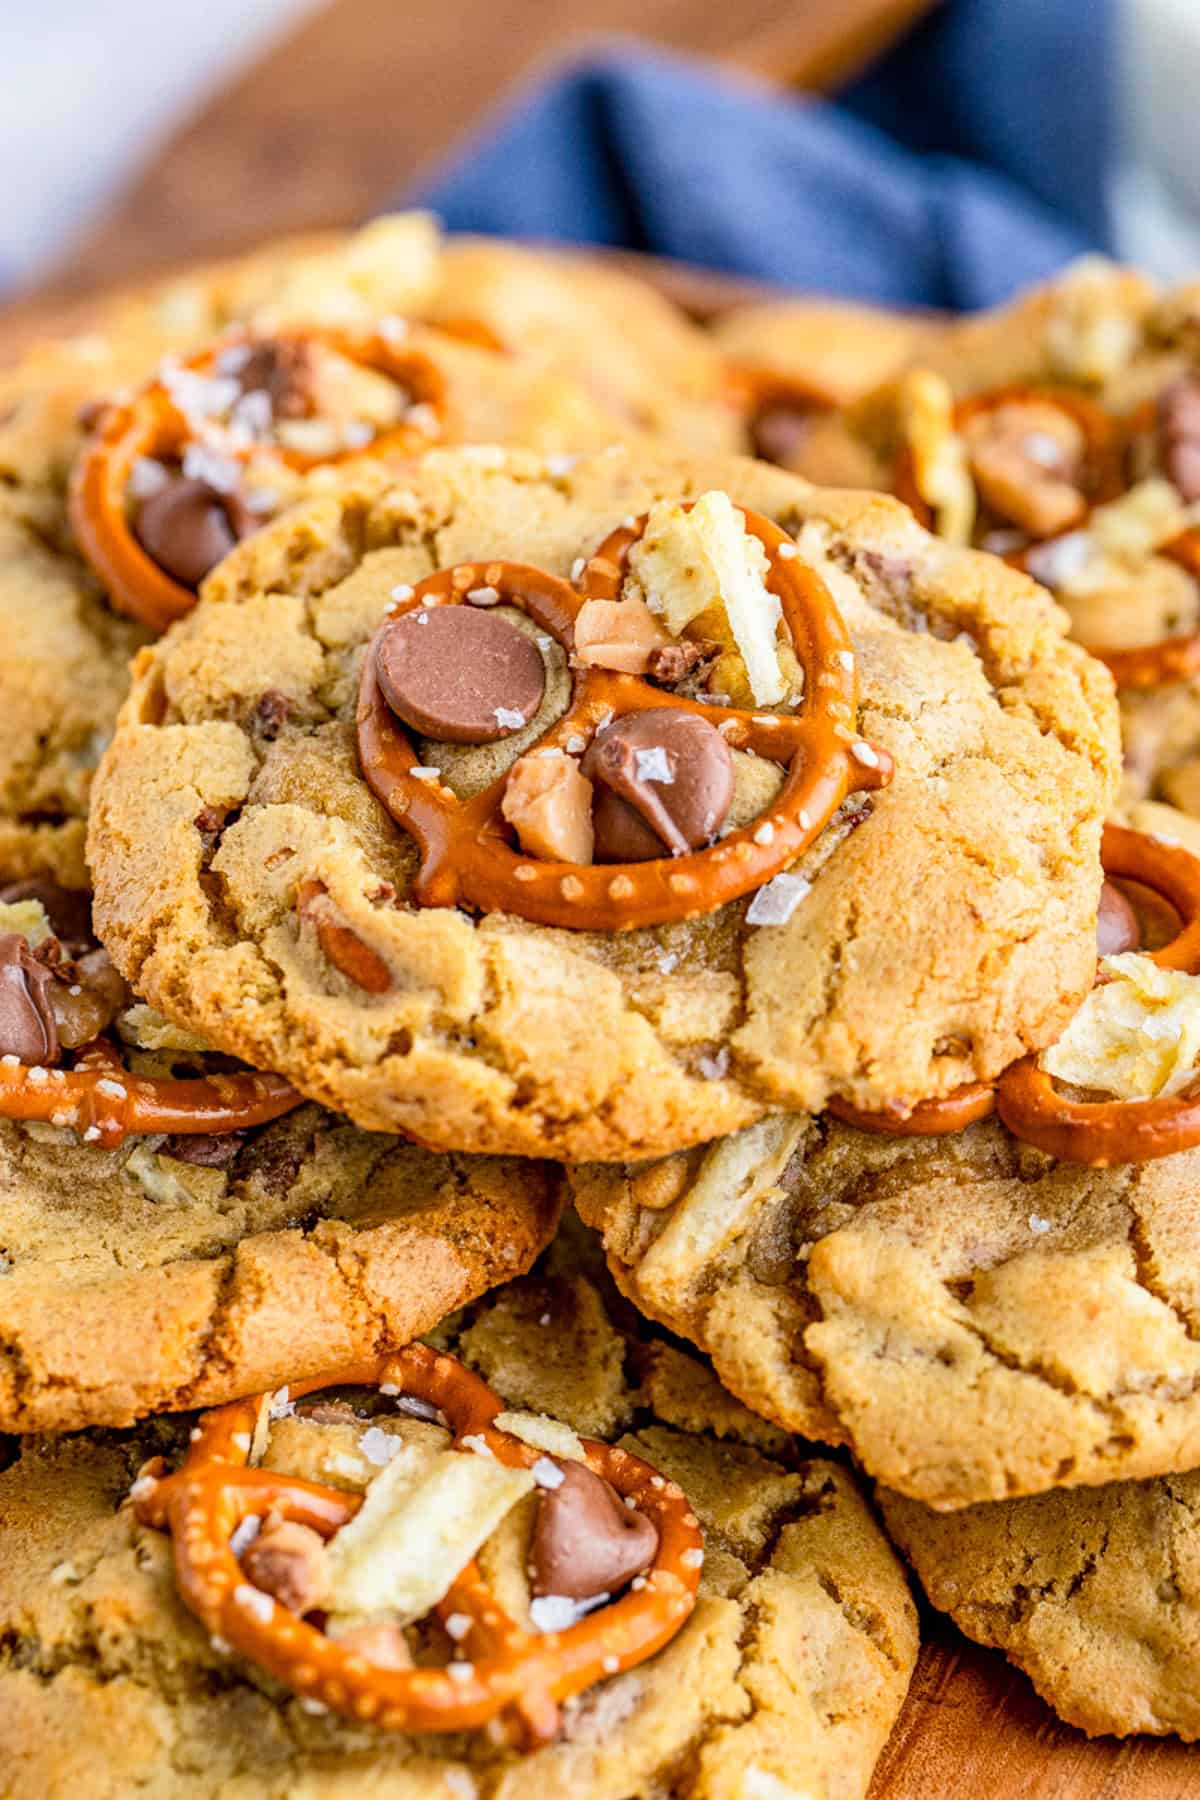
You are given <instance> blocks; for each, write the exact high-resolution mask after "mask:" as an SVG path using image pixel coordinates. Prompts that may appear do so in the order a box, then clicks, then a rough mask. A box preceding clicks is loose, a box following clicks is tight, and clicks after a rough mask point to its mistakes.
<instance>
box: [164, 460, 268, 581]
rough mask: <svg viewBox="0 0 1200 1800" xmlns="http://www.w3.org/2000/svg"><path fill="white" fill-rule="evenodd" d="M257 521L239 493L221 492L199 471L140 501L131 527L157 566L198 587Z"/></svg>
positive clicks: (250, 530)
mask: <svg viewBox="0 0 1200 1800" xmlns="http://www.w3.org/2000/svg"><path fill="white" fill-rule="evenodd" d="M261 523H262V521H261V520H260V519H256V518H255V516H254V514H253V513H252V512H251V511H250V510H249V508H248V507H247V506H246V504H245V502H244V501H243V500H241V499H240V498H239V496H238V495H237V494H224V493H221V492H220V491H219V490H218V489H217V488H215V487H213V486H212V485H211V484H210V483H209V482H207V481H201V480H200V478H199V477H198V476H194V475H177V476H174V477H172V479H171V480H170V481H168V482H167V483H166V485H165V486H163V487H161V488H159V490H158V492H157V493H154V494H151V495H150V497H149V499H148V500H143V501H142V503H141V505H140V506H139V507H138V509H137V511H136V513H135V514H134V525H133V529H134V532H135V534H136V536H137V540H138V542H139V544H140V545H141V546H142V549H143V550H144V551H145V552H146V554H147V556H151V557H153V559H154V561H155V562H156V563H157V564H158V566H159V568H160V569H165V570H166V572H167V574H168V575H170V576H171V577H172V579H173V580H175V581H178V582H179V583H180V584H181V586H183V587H186V588H198V587H199V586H200V583H201V582H202V581H203V580H204V577H205V576H206V575H207V574H208V572H209V570H210V569H214V568H215V567H216V566H217V564H218V563H219V562H220V560H221V558H222V557H223V556H228V554H229V552H230V551H231V550H232V549H233V547H234V545H235V544H236V543H238V542H239V540H240V539H242V538H244V537H248V536H249V535H250V533H251V532H252V531H254V530H256V529H257V528H258V526H259V525H260V524H261Z"/></svg>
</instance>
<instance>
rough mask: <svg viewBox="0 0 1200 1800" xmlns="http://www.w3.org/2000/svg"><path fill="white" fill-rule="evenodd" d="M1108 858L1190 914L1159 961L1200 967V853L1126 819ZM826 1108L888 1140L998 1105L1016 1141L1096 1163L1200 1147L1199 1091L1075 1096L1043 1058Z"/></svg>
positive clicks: (970, 1118)
mask: <svg viewBox="0 0 1200 1800" xmlns="http://www.w3.org/2000/svg"><path fill="white" fill-rule="evenodd" d="M1101 856H1102V860H1103V863H1104V872H1105V874H1106V875H1108V876H1110V877H1112V876H1115V877H1117V878H1118V879H1120V878H1122V877H1123V878H1124V879H1126V880H1128V881H1136V882H1140V883H1141V885H1142V886H1143V887H1147V888H1150V889H1151V890H1152V891H1153V892H1154V893H1156V894H1158V895H1160V896H1161V897H1162V898H1163V899H1165V900H1167V901H1169V902H1170V904H1171V906H1172V907H1174V909H1175V911H1176V912H1177V913H1178V914H1179V916H1180V918H1181V919H1182V920H1183V925H1182V928H1181V929H1180V931H1179V932H1177V933H1176V935H1175V936H1174V937H1173V938H1172V939H1171V941H1170V943H1169V944H1166V945H1164V947H1163V948H1162V949H1161V950H1156V951H1155V952H1154V954H1153V957H1152V961H1154V962H1156V963H1157V964H1158V965H1159V967H1160V968H1164V969H1183V970H1185V971H1186V972H1187V973H1188V974H1196V973H1197V972H1200V858H1198V857H1196V856H1193V854H1192V853H1191V851H1190V850H1186V849H1184V847H1183V846H1182V845H1181V844H1166V843H1163V842H1162V840H1161V839H1159V838H1155V837H1151V836H1150V835H1149V834H1148V833H1147V832H1142V831H1131V830H1130V829H1129V828H1128V826H1124V825H1106V826H1105V828H1104V838H1103V844H1102V850H1101ZM1198 1085H1200V1078H1198ZM826 1110H827V1111H829V1112H830V1113H832V1114H833V1116H834V1118H836V1119H841V1120H842V1121H843V1123H845V1124H847V1125H854V1126H857V1128H858V1129H859V1130H860V1131H872V1132H876V1133H878V1134H879V1135H881V1136H886V1137H943V1136H948V1135H951V1134H953V1133H955V1132H959V1131H964V1130H965V1129H966V1127H967V1126H968V1125H973V1124H974V1123H975V1121H976V1120H977V1119H986V1118H987V1117H988V1115H989V1114H990V1113H992V1112H994V1111H996V1110H999V1113H1000V1117H1001V1119H1002V1120H1003V1122H1004V1124H1005V1125H1006V1126H1007V1127H1008V1129H1009V1130H1010V1131H1011V1132H1012V1134H1013V1136H1014V1137H1019V1138H1022V1139H1023V1140H1024V1141H1025V1142H1026V1143H1030V1144H1034V1145H1036V1146H1037V1148H1038V1149H1040V1150H1045V1151H1046V1152H1047V1153H1048V1154H1049V1155H1051V1156H1054V1157H1056V1158H1057V1159H1058V1160H1059V1161H1060V1162H1083V1163H1090V1164H1092V1165H1094V1166H1096V1167H1105V1166H1107V1164H1109V1163H1113V1162H1130V1163H1134V1162H1147V1161H1150V1160H1151V1159H1152V1158H1154V1157H1158V1156H1170V1155H1172V1154H1173V1153H1174V1152H1175V1151H1176V1150H1185V1149H1188V1148H1190V1147H1191V1146H1192V1145H1193V1144H1196V1143H1200V1096H1197V1098H1196V1099H1195V1100H1194V1101H1189V1100H1188V1099H1187V1098H1186V1097H1180V1098H1176V1099H1171V1100H1106V1101H1099V1102H1092V1101H1071V1100H1066V1099H1063V1098H1062V1097H1061V1096H1060V1095H1059V1094H1058V1093H1057V1092H1056V1091H1055V1087H1054V1082H1053V1080H1052V1078H1051V1077H1050V1076H1049V1075H1047V1074H1046V1073H1045V1071H1044V1070H1042V1069H1039V1068H1038V1064H1037V1057H1036V1056H1026V1057H1023V1058H1022V1059H1021V1061H1020V1062H1017V1063H1014V1064H1013V1065H1012V1067H1011V1068H1009V1069H1006V1070H1005V1071H1004V1073H1003V1074H1002V1075H1001V1076H1000V1078H999V1081H998V1082H996V1083H991V1082H982V1081H972V1082H968V1083H966V1084H964V1086H962V1087H958V1088H955V1089H954V1091H953V1093H950V1094H946V1095H945V1096H944V1097H943V1098H942V1099H940V1100H922V1101H920V1102H919V1103H918V1104H917V1105H916V1106H913V1107H911V1108H908V1109H905V1108H903V1107H901V1106H890V1107H882V1108H880V1110H879V1111H878V1112H865V1111H863V1110H861V1109H860V1108H858V1107H856V1106H851V1105H850V1103H849V1102H848V1101H846V1100H831V1101H830V1102H829V1105H828V1107H827V1109H826ZM1156 1146H1161V1147H1156ZM1118 1151H1119V1152H1120V1153H1118Z"/></svg>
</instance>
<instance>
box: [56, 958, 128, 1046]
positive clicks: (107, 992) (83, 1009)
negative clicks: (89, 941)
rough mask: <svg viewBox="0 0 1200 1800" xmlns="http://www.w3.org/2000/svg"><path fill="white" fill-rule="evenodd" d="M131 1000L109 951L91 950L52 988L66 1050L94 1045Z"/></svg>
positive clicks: (58, 1026)
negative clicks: (95, 1039)
mask: <svg viewBox="0 0 1200 1800" xmlns="http://www.w3.org/2000/svg"><path fill="white" fill-rule="evenodd" d="M71 975H73V976H74V979H73V980H71V979H69V977H70V976H71ZM128 999H129V992H128V989H127V988H126V986H125V982H124V980H123V978H122V977H121V976H120V975H119V974H118V973H117V971H116V969H115V968H114V967H113V965H112V961H111V959H110V958H109V954H108V951H107V950H103V949H100V950H90V951H89V952H88V954H87V955H86V956H82V957H80V958H79V960H78V962H76V963H75V964H74V965H73V966H72V968H71V969H70V970H69V971H66V972H65V974H64V975H63V978H61V979H59V980H56V981H55V982H54V983H53V985H52V987H51V990H50V1005H51V1008H52V1009H53V1012H54V1025H55V1030H56V1031H57V1033H58V1042H59V1044H60V1045H61V1046H62V1048H63V1049H64V1050H78V1049H79V1048H80V1047H81V1046H82V1045H84V1044H90V1043H91V1042H92V1041H93V1039H94V1038H98V1037H99V1036H100V1034H101V1032H103V1031H107V1030H108V1028H109V1026H110V1025H111V1024H112V1022H113V1020H114V1019H115V1018H116V1016H117V1014H118V1013H119V1012H120V1011H121V1009H122V1007H124V1006H125V1005H126V1003H127V1002H128Z"/></svg>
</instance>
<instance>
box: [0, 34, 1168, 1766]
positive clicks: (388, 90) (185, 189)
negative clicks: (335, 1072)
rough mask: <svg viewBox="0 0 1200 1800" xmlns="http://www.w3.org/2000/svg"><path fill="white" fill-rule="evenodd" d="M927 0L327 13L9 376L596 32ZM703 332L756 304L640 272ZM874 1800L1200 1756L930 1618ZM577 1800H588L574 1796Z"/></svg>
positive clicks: (167, 159) (283, 55)
mask: <svg viewBox="0 0 1200 1800" xmlns="http://www.w3.org/2000/svg"><path fill="white" fill-rule="evenodd" d="M929 4H931V0H739V4H738V5H737V6H734V7H717V6H714V5H712V4H711V0H570V3H569V4H567V5H564V4H563V3H562V0H441V3H435V0H410V3H408V4H403V5H402V4H399V3H398V0H333V4H330V5H328V6H326V7H324V8H323V9H322V10H320V11H319V12H318V13H316V14H315V15H314V16H313V17H312V18H310V19H309V20H308V21H307V22H306V23H304V24H303V25H302V26H301V27H300V29H299V30H298V31H297V32H295V33H294V34H293V36H291V37H290V38H288V39H286V40H285V41H284V42H282V43H281V44H280V45H278V46H277V47H276V48H275V49H274V50H272V51H271V52H270V53H269V55H268V56H267V57H266V58H265V59H264V61H263V62H261V63H260V64H258V65H257V66H256V67H255V68H254V69H252V70H250V71H248V72H247V73H246V74H245V75H244V76H243V77H242V78H241V79H240V80H239V81H237V82H236V83H234V84H233V85H232V86H231V87H230V88H228V89H227V90H226V91H225V92H224V93H223V94H221V95H219V96H218V97H217V98H216V99H215V100H214V101H213V102H212V103H211V104H210V105H209V106H207V107H206V108H205V109H204V110H203V111H202V112H201V113H200V114H198V116H197V117H195V118H194V119H192V120H191V121H189V122H188V123H187V124H186V125H185V126H184V127H183V128H182V129H181V130H180V131H179V132H178V133H177V134H176V136H175V137H174V139H173V140H172V141H171V142H170V143H169V144H168V145H166V146H165V148H164V150H163V151H162V153H161V154H160V155H159V156H158V157H156V159H155V161H154V164H153V166H152V167H149V168H147V169H145V170H144V171H143V172H142V174H141V175H140V176H139V178H138V179H137V180H136V181H135V182H134V184H133V185H132V187H131V188H130V189H129V190H128V192H127V193H126V194H124V195H123V196H122V197H121V198H120V199H119V200H118V201H117V202H116V204H115V205H114V206H113V207H112V208H111V209H110V211H109V212H108V214H107V215H106V216H105V217H104V218H102V219H101V220H100V221H99V222H98V224H97V225H96V226H95V228H94V229H93V231H92V232H91V233H90V234H89V236H88V237H87V239H86V240H85V241H83V242H82V243H80V244H78V245H77V246H76V247H75V249H74V250H73V252H72V254H71V255H70V256H69V257H68V258H66V259H65V260H64V262H63V264H62V266H61V267H60V268H59V269H58V270H57V271H56V272H55V274H54V277H53V279H52V280H51V281H49V282H48V283H47V284H46V285H45V286H44V288H43V289H42V290H41V291H40V292H39V293H37V294H34V295H30V296H27V297H26V298H24V299H23V300H21V301H19V302H18V303H16V304H14V305H12V306H10V307H8V308H7V309H4V310H2V311H0V361H3V360H7V359H8V358H9V357H10V356H11V355H13V354H16V353H17V352H18V351H19V349H20V348H21V346H22V345H23V344H24V343H26V342H28V341H29V340H30V338H32V337H33V336H37V335H42V334H43V333H45V332H47V331H63V330H77V329H83V328H85V327H86V325H87V324H88V323H89V321H90V319H91V318H92V317H93V316H94V313H95V297H96V293H97V291H98V290H99V289H103V288H106V287H112V286H118V285H124V284H125V283H127V282H129V281H130V280H131V278H135V277H138V276H144V275H145V274H147V273H148V272H151V271H159V270H162V269H164V268H167V267H177V266H179V265H181V264H183V263H184V262H186V261H187V260H188V259H191V258H196V257H201V256H220V255H226V254H229V253H230V252H232V251H236V250H238V249H241V248H244V247H246V246H247V245H249V244H251V243H253V242H255V241H256V240H258V239H260V238H263V237H268V236H273V235H278V234H281V233H285V232H293V231H299V230H307V229H309V228H310V227H313V226H321V225H331V224H342V223H348V222H351V221H353V220H355V219H357V218H360V217H361V216H363V215H364V214H365V213H367V212H369V211H370V210H371V209H373V208H377V207H379V206H380V205H382V204H383V203H384V202H385V201H386V200H387V198H388V196H389V195H392V194H395V193H396V192H397V191H398V190H400V189H402V188H403V187H404V186H406V185H408V184H409V183H411V182H412V181H413V180H414V179H415V178H416V176H417V175H418V172H419V171H420V170H422V169H424V168H428V167H429V166H431V164H432V162H433V161H434V160H435V159H436V158H437V157H438V156H439V155H441V154H442V153H443V152H444V151H445V150H446V148H447V147H448V146H449V144H450V143H451V142H452V141H453V140H454V139H455V138H457V137H459V136H460V135H461V134H462V132H463V131H464V130H466V129H468V128H469V127H470V126H471V125H472V124H473V123H475V122H477V121H478V119H479V118H480V117H481V116H482V115H483V113H484V112H485V111H486V110H487V109H488V107H489V106H490V105H492V104H493V103H494V102H495V101H496V100H497V98H498V97H499V96H500V94H501V93H502V92H504V91H505V90H507V89H509V88H510V87H511V85H512V84H513V83H514V82H515V81H517V80H520V79H521V78H523V77H527V76H529V75H530V74H531V73H533V72H535V71H537V70H539V69H542V68H544V67H545V66H546V64H547V63H548V62H550V61H553V60H555V59H557V58H560V57H562V56H563V55H565V54H568V53H569V52H570V51H572V50H573V49H576V48H578V47H580V46H581V45H582V44H583V43H584V42H585V41H587V40H588V39H589V38H591V37H593V36H594V35H595V34H597V33H599V34H609V33H614V32H617V33H626V32H635V31H636V32H638V33H640V34H641V35H642V36H643V37H650V38H653V39H655V40H656V41H658V42H660V43H662V44H666V45H668V46H672V47H675V48H680V49H685V50H690V51H696V52H699V53H701V54H710V55H715V56H720V57H723V58H724V59H725V60H726V61H727V62H729V63H730V64H731V65H732V66H734V67H736V68H737V69H739V70H740V71H742V73H743V74H744V76H745V78H746V79H749V80H765V81H774V80H783V79H785V78H786V79H791V80H794V81H798V82H799V83H800V84H801V85H807V86H809V87H814V88H815V87H820V86H822V85H824V84H826V83H828V82H830V81H832V80H834V79H837V78H840V77H841V76H843V75H844V74H846V73H847V72H848V69H849V68H850V67H852V66H853V65H854V64H855V63H856V62H858V61H860V60H861V59H862V58H863V57H864V56H866V55H867V54H869V53H872V52H873V51H875V50H876V49H878V48H879V47H880V46H881V45H882V44H883V43H884V42H886V40H887V38H888V36H889V35H890V34H892V33H894V32H895V31H897V30H899V29H901V28H902V27H903V25H904V24H906V23H907V22H908V21H909V20H910V19H912V18H913V17H915V16H916V15H917V14H918V13H919V12H921V11H923V10H924V9H925V7H926V6H928V5H929ZM646 268H647V270H648V272H649V273H650V274H651V275H652V277H653V278H654V279H655V280H656V281H658V282H659V283H660V284H661V285H663V286H664V287H665V288H666V289H667V290H668V291H671V292H673V293H674V294H676V295H677V297H680V298H681V299H683V300H685V301H686V302H687V303H688V304H689V305H690V306H692V307H694V308H695V310H697V311H699V312H706V311H709V312H711V311H713V310H719V309H720V308H721V307H723V306H725V305H727V304H729V303H731V302H732V301H735V300H739V299H744V298H747V297H751V296H752V295H753V294H754V292H755V290H754V289H750V290H747V289H746V288H745V287H744V285H743V284H736V283H729V282H727V281H724V280H723V279H722V278H720V277H716V278H713V277H711V276H710V275H709V274H708V273H707V272H703V271H701V272H697V271H688V270H679V269H673V268H670V267H661V266H659V267H656V266H654V265H653V264H650V265H646ZM923 1625H924V1640H925V1641H924V1648H923V1650H922V1653H921V1660H920V1664H919V1666H918V1670H917V1674H916V1677H915V1679H914V1682H913V1686H912V1690H911V1692H910V1694H909V1698H908V1701H907V1703H906V1705H905V1708H904V1711H903V1713H902V1715H901V1718H900V1721H899V1723H898V1725H897V1728H896V1730H895V1732H894V1733H893V1735H892V1739H891V1742H890V1743H889V1745H888V1747H887V1749H886V1751H885V1753H884V1755H883V1758H882V1760H881V1762H880V1765H879V1768H878V1770H877V1772H876V1778H875V1781H874V1784H873V1786H872V1789H871V1800H960V1797H961V1800H1200V1749H1195V1750H1194V1749H1189V1748H1187V1747H1185V1746H1183V1745H1180V1744H1178V1743H1175V1742H1173V1741H1172V1740H1165V1741H1158V1740H1154V1739H1146V1738H1141V1739H1134V1740H1130V1741H1129V1742H1128V1743H1125V1744H1117V1743H1114V1742H1113V1741H1112V1740H1109V1739H1098V1740H1094V1741H1091V1742H1089V1741H1088V1740H1087V1739H1086V1738H1085V1737H1083V1735H1082V1734H1081V1733H1079V1732H1076V1731H1073V1730H1071V1729H1070V1728H1069V1727H1067V1726H1064V1725H1061V1724H1060V1723H1059V1722H1058V1721H1057V1720H1056V1719H1055V1718H1054V1715H1053V1714H1052V1713H1051V1712H1050V1710H1049V1709H1048V1708H1047V1707H1045V1706H1044V1705H1043V1704H1042V1703H1041V1701H1039V1700H1038V1698H1037V1696H1036V1695H1035V1694H1034V1692H1033V1690H1032V1688H1031V1686H1030V1685H1029V1683H1028V1681H1026V1679H1025V1678H1024V1676H1022V1675H1021V1674H1020V1673H1019V1672H1017V1671H1016V1670H1014V1669H1012V1668H1010V1667H1009V1666H1008V1664H1007V1663H1006V1662H1005V1661H1004V1659H1003V1657H1001V1656H1000V1655H998V1654H995V1653H993V1652H988V1651H983V1650H980V1649H979V1648H977V1647H976V1646H974V1645H971V1644H968V1643H967V1642H965V1640H963V1639H962V1638H961V1637H959V1636H958V1635H957V1633H955V1631H954V1630H953V1628H952V1627H951V1626H950V1625H949V1624H948V1623H947V1622H946V1621H945V1620H943V1619H939V1618H937V1617H936V1616H926V1618H925V1619H924V1621H923ZM581 1800H582V1797H581Z"/></svg>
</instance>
